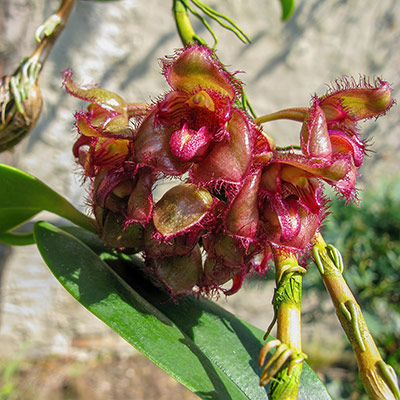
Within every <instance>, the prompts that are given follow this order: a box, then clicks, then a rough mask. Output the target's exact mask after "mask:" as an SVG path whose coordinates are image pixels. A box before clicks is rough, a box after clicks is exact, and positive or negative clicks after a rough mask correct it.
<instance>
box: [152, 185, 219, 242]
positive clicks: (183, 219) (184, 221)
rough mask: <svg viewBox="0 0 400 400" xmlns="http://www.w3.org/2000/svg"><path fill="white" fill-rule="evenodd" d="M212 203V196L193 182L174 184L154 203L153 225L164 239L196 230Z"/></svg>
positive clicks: (199, 227) (200, 225)
mask: <svg viewBox="0 0 400 400" xmlns="http://www.w3.org/2000/svg"><path fill="white" fill-rule="evenodd" d="M213 205H214V201H213V197H212V196H211V194H210V193H209V192H208V190H206V189H204V188H198V187H197V185H193V184H184V185H178V186H174V187H173V188H172V189H170V190H168V192H167V193H165V194H164V196H163V197H162V198H161V199H160V200H159V201H158V202H157V204H156V205H155V207H154V212H153V222H154V226H155V228H156V229H157V231H158V232H159V233H160V234H161V235H162V236H163V237H164V238H166V239H168V238H170V237H174V236H176V235H179V234H181V233H184V232H185V233H188V232H193V231H198V230H199V229H201V227H202V223H203V222H204V218H205V217H206V216H207V214H209V211H211V209H212V207H213Z"/></svg>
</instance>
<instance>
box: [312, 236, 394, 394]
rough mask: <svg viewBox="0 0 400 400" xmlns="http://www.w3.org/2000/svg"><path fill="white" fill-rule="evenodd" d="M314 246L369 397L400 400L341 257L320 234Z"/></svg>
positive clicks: (388, 368)
mask: <svg viewBox="0 0 400 400" xmlns="http://www.w3.org/2000/svg"><path fill="white" fill-rule="evenodd" d="M313 246H314V247H313V259H314V262H315V264H316V266H317V268H318V270H319V272H320V274H321V277H322V280H323V282H324V284H325V287H326V289H327V291H328V293H329V295H330V296H331V299H332V302H333V304H334V306H335V309H336V315H337V316H338V319H339V321H340V324H341V325H342V327H343V329H344V331H345V333H346V335H347V337H348V339H349V341H350V343H351V346H352V348H353V351H354V353H355V356H356V360H357V365H358V369H359V374H360V378H361V381H362V383H363V385H364V388H365V390H366V392H367V394H368V396H369V398H370V399H371V400H399V399H400V390H399V386H398V379H397V376H396V373H395V371H394V369H393V368H392V367H391V366H389V365H387V364H386V363H385V362H384V361H383V360H382V357H381V355H380V353H379V350H378V348H377V347H376V344H375V342H374V339H373V337H372V335H371V333H370V331H369V330H368V327H367V324H366V322H365V319H364V317H363V315H362V312H361V309H360V306H359V305H358V304H357V301H356V299H355V298H354V296H353V294H352V292H351V290H350V288H349V287H348V285H347V283H346V281H345V279H344V277H343V275H342V273H343V261H342V257H341V254H340V253H339V251H338V250H337V249H335V248H334V247H333V246H331V245H326V243H325V241H324V239H323V237H322V235H321V234H320V233H317V234H316V235H315V237H314V239H313Z"/></svg>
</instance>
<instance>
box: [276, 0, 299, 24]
mask: <svg viewBox="0 0 400 400" xmlns="http://www.w3.org/2000/svg"><path fill="white" fill-rule="evenodd" d="M280 2H281V5H282V21H286V20H287V19H289V18H290V17H291V15H292V14H293V11H294V9H295V6H296V4H295V0H280Z"/></svg>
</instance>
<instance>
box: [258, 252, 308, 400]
mask: <svg viewBox="0 0 400 400" xmlns="http://www.w3.org/2000/svg"><path fill="white" fill-rule="evenodd" d="M274 262H275V280H276V289H275V294H274V298H273V306H274V313H275V314H274V319H273V321H272V323H271V325H270V326H269V327H268V329H267V332H266V334H265V337H264V338H266V337H267V336H268V334H269V332H270V331H271V329H272V327H273V325H274V324H275V322H276V323H277V339H275V340H271V341H269V342H267V343H266V344H265V346H264V347H263V348H262V350H261V352H260V357H259V365H260V366H262V365H263V364H264V361H265V359H266V356H267V354H268V352H269V351H270V350H272V349H273V348H276V351H275V353H274V354H273V355H272V356H271V357H270V359H269V360H268V362H267V363H266V365H265V366H264V368H263V371H262V373H261V377H260V386H264V385H266V384H267V383H268V382H270V381H271V384H270V387H269V392H268V395H269V396H270V398H271V399H274V400H281V399H282V400H283V399H286V400H292V399H293V400H295V399H296V398H297V393H298V388H299V382H300V375H301V371H302V362H303V361H304V360H305V359H306V355H305V354H304V353H302V346H301V300H302V288H301V286H302V276H303V275H304V273H305V272H306V270H305V269H304V268H302V267H300V266H299V265H298V262H297V259H296V256H295V254H294V253H293V252H290V251H288V250H282V249H279V250H275V252H274Z"/></svg>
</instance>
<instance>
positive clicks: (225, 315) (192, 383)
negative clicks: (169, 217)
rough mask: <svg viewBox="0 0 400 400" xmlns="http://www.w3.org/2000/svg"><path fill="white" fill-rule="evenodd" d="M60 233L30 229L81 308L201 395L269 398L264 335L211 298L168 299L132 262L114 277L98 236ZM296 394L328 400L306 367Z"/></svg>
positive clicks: (38, 226) (39, 227) (42, 225)
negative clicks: (263, 371)
mask: <svg viewBox="0 0 400 400" xmlns="http://www.w3.org/2000/svg"><path fill="white" fill-rule="evenodd" d="M63 229H65V228H63ZM65 230H68V231H69V233H67V232H65ZM65 230H61V229H59V228H56V227H54V226H52V225H50V224H48V223H43V222H39V223H37V224H36V225H35V230H34V232H35V238H36V242H37V246H38V248H39V250H40V252H41V254H42V256H43V258H44V260H45V261H46V263H47V264H48V265H49V267H50V269H51V270H52V272H53V273H54V275H55V276H56V278H57V279H58V280H59V281H60V282H61V284H62V285H63V286H64V287H65V288H66V289H67V290H68V291H69V292H70V293H71V294H72V295H73V296H74V297H75V298H76V299H77V300H78V301H79V302H80V303H81V304H82V305H83V306H85V307H86V308H88V309H89V310H90V311H91V312H92V313H94V314H95V315H96V316H97V317H99V318H100V319H101V320H103V321H104V322H105V323H106V324H108V325H109V326H110V327H111V328H112V329H114V330H115V331H116V332H117V333H118V334H120V335H121V336H122V337H123V338H124V339H125V340H127V341H128V342H129V343H131V344H132V345H133V346H135V347H136V348H137V349H139V350H140V351H141V352H142V353H144V354H145V355H146V356H147V357H148V358H150V360H152V361H153V362H154V363H155V364H157V365H158V366H160V367H161V368H162V369H164V370H165V371H166V372H168V373H169V374H170V375H171V376H172V377H174V378H175V379H176V380H178V381H179V382H181V383H182V384H184V385H185V386H186V387H188V388H189V389H190V390H192V391H193V392H194V393H196V394H197V395H198V396H200V397H201V398H203V399H218V400H221V399H235V400H236V399H238V400H240V399H268V396H267V394H266V390H265V389H264V388H260V387H259V386H258V376H259V373H260V368H259V367H258V366H257V357H258V352H259V350H260V348H261V347H262V345H263V339H262V337H263V335H264V332H262V331H261V330H259V329H257V328H255V327H253V326H251V325H249V324H247V323H245V322H243V321H241V320H240V319H238V318H236V317H235V316H234V315H232V314H230V313H229V312H227V311H226V310H224V309H223V308H221V307H219V306H218V305H217V304H215V303H212V302H211V301H205V300H195V299H193V298H190V297H188V298H186V299H184V300H182V301H181V302H180V303H179V305H177V304H175V303H174V302H172V301H168V297H166V295H165V294H163V293H162V292H160V291H159V289H156V288H154V287H153V286H152V285H151V284H150V283H149V282H148V281H146V280H145V279H143V277H142V276H141V275H140V274H139V273H138V272H137V270H138V269H136V268H135V267H134V264H133V262H134V260H133V259H130V260H131V261H130V262H129V263H128V262H125V263H123V262H122V260H119V261H118V262H117V268H118V275H117V273H116V272H115V271H114V270H116V269H115V267H114V265H113V267H114V270H112V269H111V268H110V266H109V265H108V264H106V263H105V262H104V261H102V259H103V260H104V259H107V257H106V256H105V255H106V254H107V249H106V248H102V247H101V244H100V242H99V240H98V238H97V237H96V236H95V235H92V234H90V233H89V232H85V231H83V230H82V229H79V228H76V227H68V228H66V229H65ZM88 246H89V247H91V248H92V249H91V248H89V247H88ZM96 253H97V254H99V255H97V254H96ZM125 257H127V256H125ZM113 258H114V260H115V259H116V258H117V257H115V255H114V256H113V254H111V255H110V257H109V259H111V260H112V259H113ZM136 262H139V261H136ZM124 274H125V276H124ZM121 276H124V279H125V281H124V280H122V279H121ZM128 283H129V284H128ZM299 393H300V394H299V399H300V400H305V399H317V398H318V399H319V400H325V399H326V400H328V399H331V398H330V396H329V395H328V393H327V391H326V390H325V388H324V387H323V385H322V383H321V382H320V380H319V379H318V378H317V376H316V375H315V374H314V372H313V371H312V370H311V369H310V368H309V367H308V366H307V365H305V366H304V368H303V374H302V379H301V384H300V392H299Z"/></svg>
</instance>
